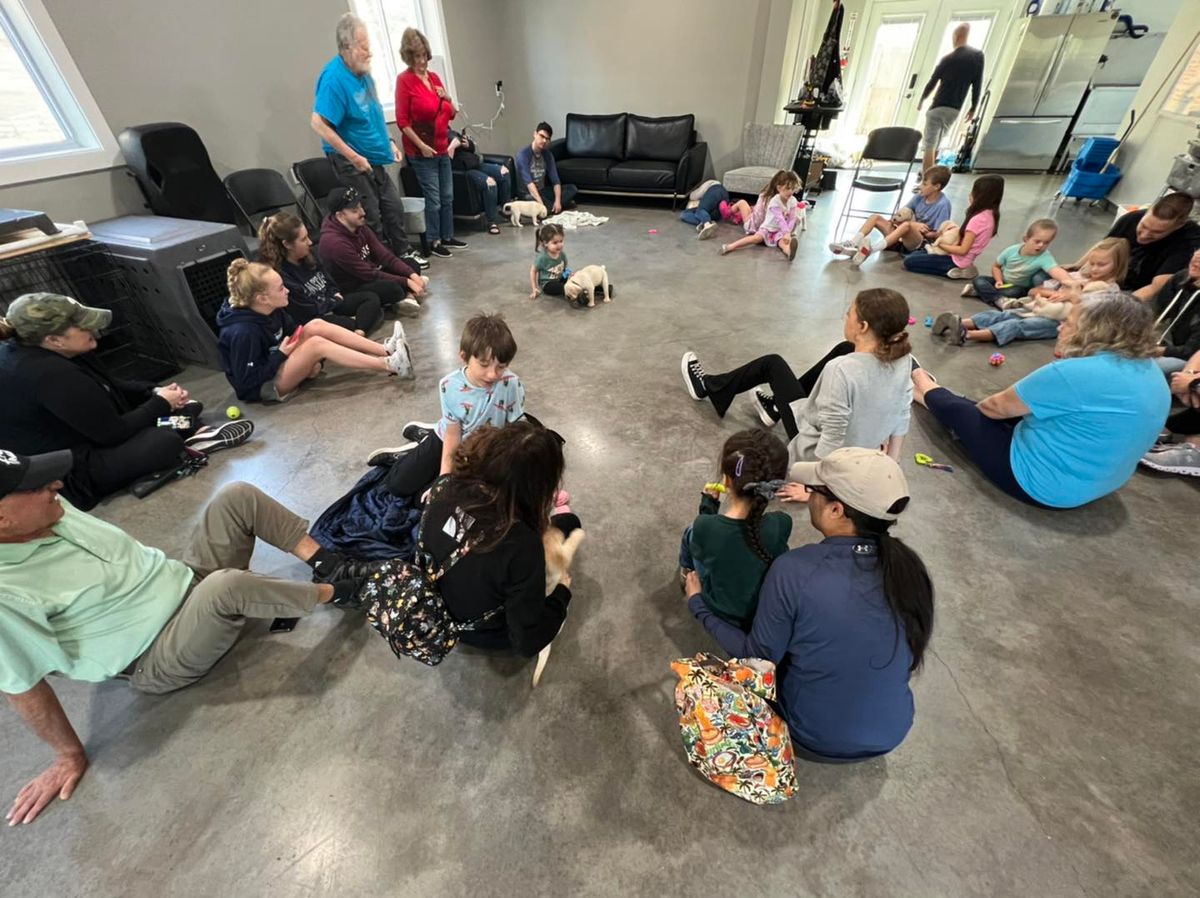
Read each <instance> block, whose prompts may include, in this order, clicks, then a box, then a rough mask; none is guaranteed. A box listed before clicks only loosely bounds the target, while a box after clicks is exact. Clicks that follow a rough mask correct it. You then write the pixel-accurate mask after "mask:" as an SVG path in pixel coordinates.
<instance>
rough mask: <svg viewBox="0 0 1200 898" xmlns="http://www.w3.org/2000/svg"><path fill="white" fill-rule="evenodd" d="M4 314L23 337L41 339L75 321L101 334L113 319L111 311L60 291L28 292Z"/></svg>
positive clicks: (84, 327) (60, 330)
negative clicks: (82, 301) (86, 304)
mask: <svg viewBox="0 0 1200 898" xmlns="http://www.w3.org/2000/svg"><path fill="white" fill-rule="evenodd" d="M4 318H5V320H6V321H7V322H8V323H9V324H10V325H11V326H12V328H13V330H15V331H16V332H17V336H19V337H20V338H21V339H22V340H28V341H38V340H41V339H42V338H43V337H48V336H50V335H51V334H61V333H62V332H63V331H65V330H66V329H67V328H68V327H70V326H71V325H72V324H73V325H75V326H76V327H79V328H82V329H83V330H85V331H91V332H92V333H93V334H98V333H99V332H100V331H102V330H104V328H106V327H108V326H109V325H110V324H111V323H112V312H110V311H109V310H108V309H93V308H92V307H91V306H85V305H83V304H82V303H79V302H77V301H76V300H74V299H71V297H69V296H63V295H62V294H59V293H26V294H25V295H24V296H18V297H17V298H16V299H14V300H13V301H12V302H11V303H10V304H9V306H8V311H7V312H5V313H4Z"/></svg>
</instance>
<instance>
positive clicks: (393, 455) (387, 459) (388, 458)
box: [367, 443, 417, 468]
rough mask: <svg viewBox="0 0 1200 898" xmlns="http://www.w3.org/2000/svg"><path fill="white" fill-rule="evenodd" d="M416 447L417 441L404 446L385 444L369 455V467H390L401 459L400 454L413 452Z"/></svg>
mask: <svg viewBox="0 0 1200 898" xmlns="http://www.w3.org/2000/svg"><path fill="white" fill-rule="evenodd" d="M416 448H417V444H416V443H405V444H404V445H403V446H383V447H381V448H379V449H376V450H375V451H374V452H372V453H371V454H370V455H368V456H367V467H368V468H378V467H386V468H390V467H391V466H392V465H394V464H395V463H396V462H397V461H399V460H400V456H402V455H404V454H405V453H406V452H412V451H413V450H414V449H416Z"/></svg>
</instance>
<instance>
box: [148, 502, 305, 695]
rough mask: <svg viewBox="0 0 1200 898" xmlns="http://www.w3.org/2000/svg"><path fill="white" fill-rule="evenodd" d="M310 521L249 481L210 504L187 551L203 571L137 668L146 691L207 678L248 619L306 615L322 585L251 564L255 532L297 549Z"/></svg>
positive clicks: (194, 567) (187, 556)
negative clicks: (280, 577)
mask: <svg viewBox="0 0 1200 898" xmlns="http://www.w3.org/2000/svg"><path fill="white" fill-rule="evenodd" d="M307 532H308V522H307V521H306V520H304V519H303V518H301V517H300V516H298V515H296V514H293V513H292V512H290V511H288V509H286V508H284V507H283V506H282V505H280V504H279V503H278V502H276V501H275V500H274V499H272V498H271V497H270V496H268V495H267V494H266V493H264V492H262V491H261V490H259V489H258V488H257V487H254V486H251V485H250V484H248V483H232V484H230V485H229V486H226V487H225V488H224V489H222V490H221V491H220V492H219V493H218V494H217V495H216V497H215V498H214V499H213V500H212V501H211V502H210V503H209V504H208V507H207V508H205V509H204V517H203V519H202V520H201V522H200V526H199V527H198V528H197V530H196V534H195V536H194V537H193V538H192V544H191V545H190V546H189V547H188V549H187V551H186V552H185V553H184V556H183V563H184V564H186V565H187V566H188V567H190V568H191V569H192V570H193V571H194V572H195V574H196V579H195V580H194V581H193V585H192V588H191V590H189V592H188V594H187V595H186V596H184V599H183V604H181V605H180V606H179V610H178V611H176V612H175V616H174V617H173V618H171V620H170V621H168V622H167V625H166V626H165V627H163V629H162V632H161V633H159V634H158V636H157V637H156V638H155V640H154V642H152V643H151V644H150V648H148V649H146V651H145V652H144V653H143V654H142V656H141V657H140V658H139V659H138V660H137V663H136V665H135V667H134V673H133V676H132V677H131V678H130V682H131V684H132V685H133V687H134V688H135V689H137V690H139V691H141V692H153V693H163V692H172V691H174V690H176V689H182V688H183V687H184V686H189V685H191V684H192V683H194V682H196V680H198V679H200V678H201V677H202V676H204V675H205V674H206V673H208V672H209V670H211V669H212V667H213V665H214V664H216V663H217V662H218V661H219V660H221V657H222V656H223V655H224V654H225V653H226V652H227V651H229V649H230V647H232V645H233V644H234V642H236V641H237V638H238V634H239V633H241V631H242V626H243V625H244V624H245V622H246V618H248V617H250V618H264V619H268V620H269V619H271V618H276V617H301V616H303V615H306V614H308V613H309V612H310V611H312V609H313V607H314V606H315V605H316V604H317V586H316V584H313V583H300V582H296V581H291V580H278V579H275V578H274V577H264V576H262V575H261V574H254V573H251V572H250V571H248V570H246V567H247V566H248V565H249V564H250V556H251V555H252V554H253V553H254V542H255V539H256V538H258V539H261V540H263V541H265V542H267V543H269V544H270V545H272V546H275V548H277V549H281V550H283V551H284V552H290V551H291V550H292V549H294V548H295V547H296V544H297V543H298V542H299V541H300V539H301V537H303V536H304V535H305V534H306V533H307Z"/></svg>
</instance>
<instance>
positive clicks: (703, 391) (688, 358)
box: [679, 349, 708, 400]
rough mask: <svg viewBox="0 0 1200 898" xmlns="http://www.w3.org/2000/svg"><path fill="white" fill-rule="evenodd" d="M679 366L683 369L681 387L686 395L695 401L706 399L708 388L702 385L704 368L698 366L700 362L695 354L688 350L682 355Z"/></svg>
mask: <svg viewBox="0 0 1200 898" xmlns="http://www.w3.org/2000/svg"><path fill="white" fill-rule="evenodd" d="M679 364H680V367H681V368H682V369H683V386H684V389H686V390H687V391H688V395H689V396H691V397H692V398H693V399H697V400H699V399H706V398H707V397H708V387H706V386H705V385H704V368H703V367H702V366H701V365H700V360H699V359H698V358H696V353H694V352H692V351H691V350H690V349H689V350H688V351H687V352H685V353H684V354H683V359H682V361H680V363H679Z"/></svg>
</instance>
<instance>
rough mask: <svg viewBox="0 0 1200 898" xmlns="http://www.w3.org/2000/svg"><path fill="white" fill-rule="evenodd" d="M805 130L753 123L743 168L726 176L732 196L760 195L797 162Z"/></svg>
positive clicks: (746, 133)
mask: <svg viewBox="0 0 1200 898" xmlns="http://www.w3.org/2000/svg"><path fill="white" fill-rule="evenodd" d="M803 134H804V128H803V127H802V126H800V125H760V124H757V123H755V122H749V123H748V124H747V125H746V129H745V131H744V132H743V134H742V165H741V167H740V168H731V169H730V170H729V171H727V172H725V176H724V177H723V178H722V179H721V183H722V184H724V185H725V189H726V190H728V191H729V192H730V193H748V194H755V193H760V192H761V191H762V189H763V188H764V187H766V186H767V184H768V183H770V181H771V177H772V176H773V175H774V174H775V172H777V171H779V170H780V169H789V168H791V167H792V166H793V165H794V164H795V162H796V151H797V150H798V149H799V148H800V138H801V136H802V135H803Z"/></svg>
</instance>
